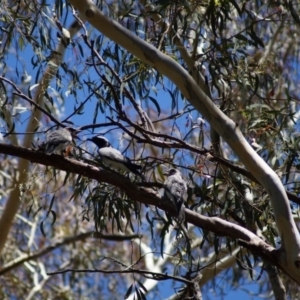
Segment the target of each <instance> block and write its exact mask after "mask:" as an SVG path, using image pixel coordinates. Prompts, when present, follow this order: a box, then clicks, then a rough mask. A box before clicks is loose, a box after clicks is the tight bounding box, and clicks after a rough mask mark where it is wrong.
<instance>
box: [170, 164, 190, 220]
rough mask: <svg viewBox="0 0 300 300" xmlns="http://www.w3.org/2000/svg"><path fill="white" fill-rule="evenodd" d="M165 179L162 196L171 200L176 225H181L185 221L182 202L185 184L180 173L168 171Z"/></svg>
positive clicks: (185, 196)
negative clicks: (175, 213)
mask: <svg viewBox="0 0 300 300" xmlns="http://www.w3.org/2000/svg"><path fill="white" fill-rule="evenodd" d="M165 175H167V176H168V177H167V179H166V180H165V182H164V191H165V192H164V196H165V197H167V198H168V199H169V200H171V201H172V202H173V203H174V205H175V207H176V211H177V216H176V217H177V219H178V223H179V224H181V223H182V222H184V220H185V212H184V202H185V201H186V198H187V184H186V182H185V181H184V180H183V178H182V176H181V173H180V171H178V170H176V169H170V170H169V171H168V173H166V174H165Z"/></svg>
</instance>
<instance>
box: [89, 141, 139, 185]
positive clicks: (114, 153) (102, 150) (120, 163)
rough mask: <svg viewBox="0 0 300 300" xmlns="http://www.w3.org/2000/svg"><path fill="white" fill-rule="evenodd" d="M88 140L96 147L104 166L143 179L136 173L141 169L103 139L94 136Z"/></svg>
mask: <svg viewBox="0 0 300 300" xmlns="http://www.w3.org/2000/svg"><path fill="white" fill-rule="evenodd" d="M88 140H89V141H91V142H93V143H94V144H95V145H96V146H98V148H99V149H98V154H99V156H100V157H101V160H102V162H103V163H104V164H105V165H107V166H108V167H110V168H112V169H115V170H121V171H125V172H132V173H133V174H136V175H138V176H140V177H141V178H142V179H144V176H143V175H142V174H141V173H140V172H139V171H138V170H139V169H141V168H142V167H141V166H139V165H137V164H134V163H133V162H131V160H130V159H129V158H128V157H126V156H124V155H123V154H122V153H121V152H120V151H119V150H117V149H114V148H113V147H112V146H111V144H110V143H109V141H108V140H107V139H106V138H105V137H103V136H95V137H93V138H91V139H88Z"/></svg>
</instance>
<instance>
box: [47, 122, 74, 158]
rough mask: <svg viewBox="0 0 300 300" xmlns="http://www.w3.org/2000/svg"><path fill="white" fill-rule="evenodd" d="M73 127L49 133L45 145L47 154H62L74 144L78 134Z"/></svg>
mask: <svg viewBox="0 0 300 300" xmlns="http://www.w3.org/2000/svg"><path fill="white" fill-rule="evenodd" d="M78 132H79V131H78V130H75V129H74V128H71V127H66V128H62V129H57V130H53V131H50V132H47V134H46V141H45V143H44V145H43V147H44V150H45V153H47V154H52V153H59V154H60V153H62V152H63V151H64V150H66V149H67V147H68V146H70V144H71V143H72V140H73V137H75V135H76V134H77V133H78Z"/></svg>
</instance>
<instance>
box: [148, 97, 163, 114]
mask: <svg viewBox="0 0 300 300" xmlns="http://www.w3.org/2000/svg"><path fill="white" fill-rule="evenodd" d="M148 98H149V99H150V100H151V101H152V102H153V104H154V105H155V107H156V109H157V114H158V116H159V115H160V106H159V104H158V102H157V100H156V99H154V98H153V97H151V96H148Z"/></svg>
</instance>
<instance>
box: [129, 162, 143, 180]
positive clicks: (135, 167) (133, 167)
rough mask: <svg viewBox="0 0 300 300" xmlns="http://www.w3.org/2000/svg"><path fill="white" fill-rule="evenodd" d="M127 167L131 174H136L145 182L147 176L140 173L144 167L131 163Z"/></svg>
mask: <svg viewBox="0 0 300 300" xmlns="http://www.w3.org/2000/svg"><path fill="white" fill-rule="evenodd" d="M126 167H127V168H128V169H129V170H130V172H132V173H133V174H135V175H137V176H139V177H141V178H142V179H143V180H145V176H144V175H143V174H141V173H140V172H139V171H138V170H140V169H141V168H142V166H140V165H136V164H133V163H129V164H127V165H126Z"/></svg>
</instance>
